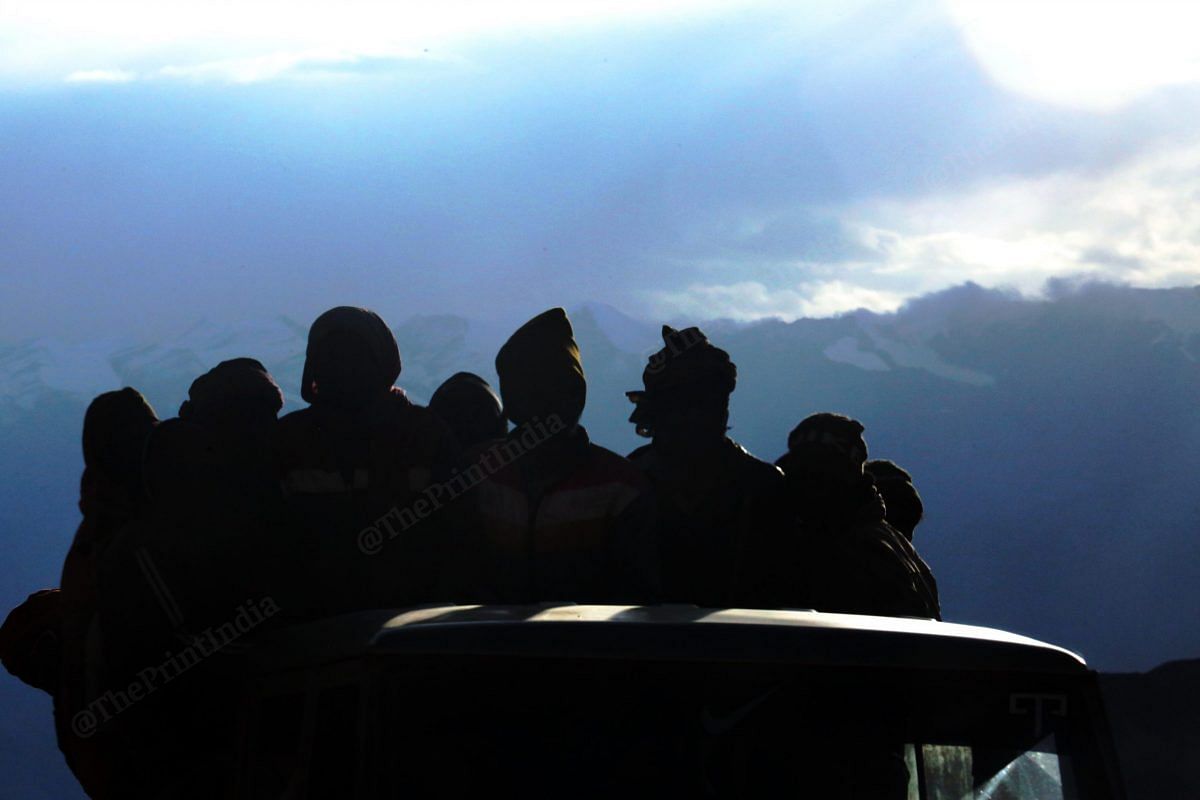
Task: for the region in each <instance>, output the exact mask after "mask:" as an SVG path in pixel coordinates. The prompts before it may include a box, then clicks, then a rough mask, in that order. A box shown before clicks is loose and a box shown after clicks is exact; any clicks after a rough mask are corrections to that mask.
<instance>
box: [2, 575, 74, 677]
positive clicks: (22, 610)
mask: <svg viewBox="0 0 1200 800" xmlns="http://www.w3.org/2000/svg"><path fill="white" fill-rule="evenodd" d="M61 620H62V592H60V591H59V590H58V589H39V590H38V591H36V592H34V593H33V594H31V595H29V597H27V598H25V602H23V603H21V605H19V606H17V607H16V608H14V609H13V610H12V611H10V612H9V614H8V616H7V617H6V618H5V619H4V624H3V625H2V626H0V663H2V664H3V665H4V668H5V669H6V670H8V672H9V674H11V675H12V676H13V677H15V678H17V679H18V680H20V681H22V682H23V683H26V684H28V685H30V686H32V687H33V688H35V689H41V690H42V691H44V692H46V693H48V694H50V695H52V696H53V695H54V694H57V692H58V680H59V674H58V673H59V667H60V664H61V659H62V656H61V653H60V652H59V642H58V636H59V631H58V629H59V623H60V622H61Z"/></svg>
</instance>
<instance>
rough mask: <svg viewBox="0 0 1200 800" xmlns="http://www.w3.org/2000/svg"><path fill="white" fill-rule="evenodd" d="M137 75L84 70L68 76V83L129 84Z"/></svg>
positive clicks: (113, 71)
mask: <svg viewBox="0 0 1200 800" xmlns="http://www.w3.org/2000/svg"><path fill="white" fill-rule="evenodd" d="M137 77H138V76H137V73H136V72H130V71H129V70H124V69H82V70H76V71H75V72H72V73H71V74H69V75H67V77H66V78H65V79H64V80H66V82H67V83H129V82H130V81H134V80H137Z"/></svg>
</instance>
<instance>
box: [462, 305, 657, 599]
mask: <svg viewBox="0 0 1200 800" xmlns="http://www.w3.org/2000/svg"><path fill="white" fill-rule="evenodd" d="M496 372H497V373H498V374H499V376H500V395H501V397H502V398H503V400H504V410H505V414H506V415H507V416H508V418H509V419H510V420H511V421H512V422H513V424H514V425H516V426H517V427H516V428H515V429H514V430H513V431H512V432H511V433H509V435H508V437H507V439H506V441H505V442H504V444H503V446H502V447H501V448H499V449H497V450H496V451H495V452H493V453H492V454H491V455H489V456H487V457H485V459H484V461H483V462H482V463H481V464H479V465H478V467H479V469H478V473H477V477H478V478H479V479H480V481H481V485H480V486H479V498H480V513H481V515H482V532H483V537H484V542H483V544H482V555H483V557H484V564H483V581H484V584H485V588H486V589H487V590H489V592H490V597H491V599H493V600H495V601H498V602H509V603H513V602H516V603H520V602H534V601H553V600H573V601H576V602H592V603H602V602H618V603H620V602H631V603H640V602H648V601H651V600H652V599H653V598H654V596H655V594H656V591H657V580H658V578H657V568H656V564H655V562H656V552H655V551H656V545H655V542H654V538H653V537H654V530H653V527H654V516H653V504H652V500H651V497H650V494H649V487H648V485H647V483H646V479H645V477H644V476H643V475H642V473H641V471H640V470H638V469H637V467H635V466H634V465H633V464H631V463H630V462H629V461H628V460H626V459H625V458H622V457H621V456H619V455H617V454H616V453H613V452H612V451H610V450H607V449H605V448H603V447H600V446H598V445H595V444H593V443H591V442H590V441H589V439H588V435H587V432H586V431H585V430H584V429H583V427H582V426H580V425H579V417H580V415H581V414H582V413H583V407H584V402H585V400H586V396H587V382H586V380H585V378H584V372H583V362H582V361H581V360H580V356H579V348H578V346H577V345H576V344H575V340H574V335H573V332H572V330H571V323H570V321H569V320H568V319H567V315H566V313H565V312H564V311H563V310H562V309H561V308H554V309H551V310H549V311H546V312H544V313H542V314H539V315H538V316H536V317H534V318H533V319H531V320H530V321H529V322H527V323H525V324H524V325H523V326H521V327H520V328H519V329H518V330H517V331H516V332H515V333H514V334H513V335H512V336H511V337H510V338H509V340H508V342H506V343H505V345H504V346H503V347H502V348H500V352H499V354H498V355H497V356H496ZM468 477H471V476H468Z"/></svg>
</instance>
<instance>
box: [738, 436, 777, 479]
mask: <svg viewBox="0 0 1200 800" xmlns="http://www.w3.org/2000/svg"><path fill="white" fill-rule="evenodd" d="M725 441H726V442H727V445H726V446H727V447H728V448H729V450H730V455H731V457H732V458H733V460H734V462H735V463H736V464H737V465H738V469H739V470H740V471H741V472H742V474H743V475H745V476H746V477H747V478H748V479H750V480H752V481H756V482H761V483H763V484H764V485H767V486H771V487H778V486H782V485H783V470H781V469H779V467H777V466H775V465H774V464H771V463H769V462H767V461H763V460H762V459H761V458H758V457H757V456H755V455H753V454H752V453H751V452H750V451H749V450H747V449H746V448H745V447H742V446H741V445H740V444H738V443H737V442H735V441H734V440H733V439H726V440H725Z"/></svg>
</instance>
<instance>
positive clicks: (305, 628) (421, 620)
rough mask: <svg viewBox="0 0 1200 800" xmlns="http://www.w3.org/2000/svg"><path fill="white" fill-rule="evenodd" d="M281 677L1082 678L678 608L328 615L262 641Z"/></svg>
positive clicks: (980, 653) (931, 643)
mask: <svg viewBox="0 0 1200 800" xmlns="http://www.w3.org/2000/svg"><path fill="white" fill-rule="evenodd" d="M261 644H262V645H265V647H260V648H255V649H256V650H257V651H258V653H257V655H258V656H259V658H258V661H259V665H260V667H262V668H265V669H286V668H288V667H289V666H290V667H297V666H301V665H313V664H316V663H330V662H334V661H343V660H347V659H354V658H362V657H379V658H387V657H402V656H416V655H466V656H526V657H547V658H549V657H568V658H579V659H626V660H680V661H707V662H774V663H780V662H783V663H795V664H798V665H799V664H804V665H814V666H817V665H844V666H873V667H891V668H935V669H966V670H1001V671H1022V672H1052V673H1076V672H1086V664H1085V663H1084V661H1083V659H1082V658H1081V657H1079V656H1078V655H1076V654H1074V653H1072V652H1070V651H1068V650H1065V649H1063V648H1061V647H1056V646H1054V645H1050V644H1047V643H1045V642H1040V641H1038V640H1036V639H1031V638H1029V637H1026V636H1021V635H1019V634H1015V633H1010V632H1007V631H1002V630H996V629H993V628H984V627H978V626H974V625H961V624H957V623H951V622H938V621H934V620H928V619H912V618H907V617H876V616H863V615H856V614H830V613H824V612H817V611H810V610H758V609H703V608H697V607H695V606H687V605H659V606H612V605H573V604H562V603H543V604H538V605H524V606H504V605H467V606H457V605H450V606H436V607H424V608H416V609H407V610H405V609H400V610H382V609H381V610H374V611H364V612H357V613H354V614H347V615H343V616H339V617H331V618H327V619H323V620H319V621H316V622H312V623H307V624H304V625H299V626H293V627H292V628H289V629H284V630H280V631H274V632H271V633H269V634H267V635H266V636H265V637H263V639H262V641H261Z"/></svg>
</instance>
